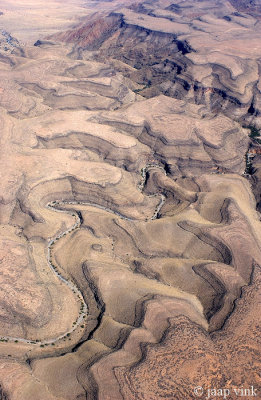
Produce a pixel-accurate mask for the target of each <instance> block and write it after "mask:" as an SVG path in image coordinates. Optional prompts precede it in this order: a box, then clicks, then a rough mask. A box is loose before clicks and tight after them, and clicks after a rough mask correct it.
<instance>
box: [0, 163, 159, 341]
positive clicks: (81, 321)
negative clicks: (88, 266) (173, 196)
mask: <svg viewBox="0 0 261 400" xmlns="http://www.w3.org/2000/svg"><path fill="white" fill-rule="evenodd" d="M153 168H159V169H161V170H163V171H164V168H163V167H161V166H159V165H155V164H148V165H146V166H145V167H144V168H142V170H141V177H142V181H141V183H140V185H139V189H140V190H141V191H143V189H144V186H145V183H146V174H147V172H148V171H149V170H150V169H153ZM164 172H165V171H164ZM165 173H166V172H165ZM152 196H153V197H155V196H160V197H161V200H160V203H159V204H158V206H157V208H156V210H155V212H154V214H153V215H152V217H151V219H152V220H153V219H156V218H157V217H158V214H159V212H160V209H161V207H162V206H163V204H164V202H165V196H164V195H163V194H160V193H155V194H153V195H151V196H149V197H152ZM66 205H77V206H79V205H84V206H91V207H96V208H99V209H102V210H104V211H107V212H109V213H113V214H114V215H117V216H118V217H119V218H122V219H125V220H128V221H132V220H133V219H132V218H129V217H126V216H124V215H122V214H121V213H119V212H117V211H114V210H111V209H109V208H106V207H104V206H101V205H99V204H94V203H88V202H80V201H61V202H59V201H53V202H50V203H48V204H47V206H46V207H47V208H48V209H50V210H52V211H55V212H60V213H65V214H69V215H71V216H73V217H74V218H75V223H74V224H73V225H72V226H71V227H70V228H69V229H67V230H66V231H63V232H61V233H60V234H59V235H57V236H55V237H54V238H52V239H50V240H49V242H48V246H47V262H48V265H49V267H50V269H51V270H52V272H53V273H54V274H55V275H56V276H57V278H58V279H60V280H61V281H62V282H63V284H65V285H67V286H68V287H69V288H70V290H72V292H73V293H74V295H75V297H77V301H80V304H81V306H80V311H79V314H78V317H77V319H76V321H74V322H73V324H72V327H71V329H69V330H68V331H66V332H64V333H63V334H61V335H59V336H57V337H55V338H50V339H45V340H35V339H25V338H19V337H12V336H0V341H1V342H15V343H18V342H20V343H26V344H34V345H39V346H44V345H49V344H55V343H56V342H58V341H59V340H61V339H65V338H67V337H68V336H70V334H71V333H73V332H74V331H75V330H76V329H77V328H78V327H79V326H84V325H85V324H86V322H85V321H86V315H87V313H88V306H87V304H86V302H85V300H84V297H83V295H82V293H81V291H80V290H79V289H78V287H77V286H76V285H75V284H74V283H73V282H72V281H70V280H68V279H66V278H65V277H64V276H62V274H61V272H60V271H59V268H58V267H57V266H56V265H54V264H53V261H52V259H53V257H52V250H53V246H54V244H55V243H57V241H58V240H60V239H61V238H63V237H65V236H66V235H68V234H70V233H71V232H72V231H74V230H76V229H79V228H80V226H81V220H80V218H79V216H78V214H77V213H76V211H74V210H63V209H61V208H59V207H61V206H66Z"/></svg>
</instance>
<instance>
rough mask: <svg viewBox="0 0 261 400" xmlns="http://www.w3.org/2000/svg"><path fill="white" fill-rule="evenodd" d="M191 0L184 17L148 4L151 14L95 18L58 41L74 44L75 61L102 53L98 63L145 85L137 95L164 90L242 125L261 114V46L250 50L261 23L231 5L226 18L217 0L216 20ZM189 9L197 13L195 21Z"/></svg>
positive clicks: (61, 35) (181, 11) (124, 11)
mask: <svg viewBox="0 0 261 400" xmlns="http://www.w3.org/2000/svg"><path fill="white" fill-rule="evenodd" d="M186 3H188V4H187V6H186V4H184V5H183V4H182V5H181V6H179V5H178V7H179V13H178V14H177V13H176V11H174V12H173V13H172V12H169V14H168V12H167V11H166V9H167V8H165V9H163V7H162V5H161V4H160V3H158V2H156V3H155V4H154V5H152V4H150V5H147V7H148V8H147V11H145V12H144V8H143V7H141V8H139V7H137V8H136V9H135V7H134V8H133V9H132V10H130V9H128V8H123V9H121V10H119V11H117V13H113V14H111V15H107V16H106V15H105V14H104V15H98V16H97V15H94V16H93V17H92V18H89V20H87V21H86V22H83V23H81V25H80V26H78V27H75V28H74V29H72V30H69V31H66V32H63V33H58V34H56V35H54V36H52V39H54V40H58V41H64V42H67V43H72V44H73V46H74V52H73V53H72V54H73V57H75V58H80V59H81V58H85V57H88V55H87V54H89V53H90V51H93V50H95V52H94V57H95V58H96V59H99V60H102V61H106V62H108V61H109V62H110V63H111V65H113V66H114V68H117V69H118V70H119V71H120V72H122V73H123V74H124V75H125V76H126V77H128V78H129V79H131V80H132V81H133V82H136V83H137V84H139V86H138V87H137V88H136V92H137V93H139V94H140V95H142V96H144V97H147V98H149V97H154V96H156V95H159V94H160V93H163V94H165V95H167V96H171V97H175V98H178V99H184V98H186V99H187V100H188V101H189V102H194V103H196V104H202V105H204V106H205V107H206V108H207V110H208V111H211V112H215V113H216V112H222V113H224V114H226V115H228V116H229V117H233V118H234V119H235V120H240V121H244V120H247V119H248V118H249V117H251V116H252V117H253V115H255V116H258V115H259V114H260V110H261V109H260V104H259V103H260V90H259V88H258V85H257V84H258V80H259V68H260V61H259V56H258V52H257V51H256V47H255V49H254V51H253V52H252V53H251V52H250V51H249V50H250V48H251V46H252V47H254V46H255V45H256V44H257V43H258V32H259V29H260V27H259V25H260V24H259V23H258V22H257V24H258V28H257V30H255V25H254V24H255V19H254V18H253V17H251V16H247V15H240V14H239V15H236V13H233V9H230V11H228V10H229V7H228V10H227V11H228V13H230V14H231V17H229V16H228V15H226V14H222V11H220V5H219V6H218V4H217V3H218V2H217V1H216V2H215V3H216V4H215V5H216V6H217V8H216V9H215V8H214V7H213V15H204V10H203V9H204V4H200V2H196V4H194V3H192V2H189V1H187V2H186ZM222 6H223V5H222ZM187 8H191V9H192V11H191V14H190V15H189V16H188V15H186V13H187ZM198 8H199V10H201V8H202V10H203V15H204V16H201V15H200V12H199V13H198V16H197V12H198V11H199V10H198ZM222 8H224V6H223V7H221V9H222ZM145 9H146V7H145ZM193 9H194V12H195V13H193ZM205 13H206V11H205ZM181 16H183V18H184V19H183V22H182V23H180V19H181ZM213 35H215V36H213ZM239 37H240V39H238V38H239ZM228 42H229V43H231V46H232V47H233V51H231V50H229V49H228V48H227V43H228ZM247 44H248V46H249V47H247ZM237 49H238V51H237ZM115 60H118V62H115ZM119 61H120V62H119ZM259 123H260V121H259Z"/></svg>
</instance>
